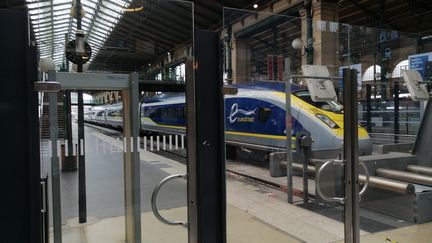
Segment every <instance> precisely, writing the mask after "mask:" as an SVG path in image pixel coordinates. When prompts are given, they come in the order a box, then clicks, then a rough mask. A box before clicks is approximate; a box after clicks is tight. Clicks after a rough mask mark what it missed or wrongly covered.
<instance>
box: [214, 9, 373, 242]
mask: <svg viewBox="0 0 432 243" xmlns="http://www.w3.org/2000/svg"><path fill="white" fill-rule="evenodd" d="M290 14H293V15H296V14H297V13H288V12H287V13H286V14H285V15H284V14H280V15H276V14H271V13H268V12H254V11H245V10H238V9H230V8H225V9H224V27H223V31H222V36H223V41H224V66H223V68H224V82H225V83H226V84H227V85H229V86H232V87H235V88H236V89H237V90H238V92H237V93H236V94H232V95H226V96H225V118H226V119H225V126H226V131H225V136H226V141H225V142H226V146H227V155H226V156H227V158H226V168H227V179H226V185H227V215H228V216H227V232H228V241H230V242H242V240H244V239H248V240H249V241H254V240H255V241H260V242H270V241H275V242H334V241H343V240H344V238H345V222H346V221H347V219H346V217H345V216H346V215H347V211H346V202H347V200H346V194H345V191H344V188H345V187H344V179H345V181H346V178H345V173H346V172H345V169H344V168H346V164H345V162H344V158H343V156H344V155H343V144H344V136H343V134H344V133H343V131H344V106H343V104H342V103H343V99H342V96H340V93H341V92H340V86H339V84H340V82H342V80H343V77H341V74H340V73H339V67H341V66H343V65H344V63H342V62H341V57H342V56H343V55H344V53H341V52H340V50H339V49H340V46H342V45H346V43H347V40H348V35H347V33H348V32H347V31H346V29H345V27H344V26H343V25H340V24H338V23H334V22H326V21H311V20H310V21H309V20H308V18H307V17H306V15H305V14H304V13H301V14H302V15H301V16H299V15H297V16H290ZM310 31H312V32H310ZM330 40H331V41H330ZM358 130H359V132H360V133H366V131H365V130H364V128H361V127H359V128H358ZM359 149H360V150H361V152H362V153H365V154H371V153H372V147H371V145H370V144H369V143H367V142H366V143H364V144H363V145H362V146H361V147H360V148H359ZM251 229H256V230H251ZM258 229H259V230H258ZM262 232H264V233H262Z"/></svg>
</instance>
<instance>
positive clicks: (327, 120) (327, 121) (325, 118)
mask: <svg viewBox="0 0 432 243" xmlns="http://www.w3.org/2000/svg"><path fill="white" fill-rule="evenodd" d="M315 116H316V117H317V118H318V119H320V120H321V121H322V122H324V123H325V124H326V125H327V126H329V127H330V128H339V126H338V125H337V124H336V122H334V121H333V120H332V119H330V118H329V117H328V116H326V115H322V114H316V115H315Z"/></svg>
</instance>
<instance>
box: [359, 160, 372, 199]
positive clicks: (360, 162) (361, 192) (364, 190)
mask: <svg viewBox="0 0 432 243" xmlns="http://www.w3.org/2000/svg"><path fill="white" fill-rule="evenodd" d="M359 164H360V165H361V166H362V167H363V169H364V172H365V175H366V180H365V182H364V184H363V188H362V189H361V190H360V192H359V200H361V197H362V196H363V194H365V192H366V190H367V188H368V187H369V181H370V174H369V170H368V168H367V167H366V165H365V163H363V162H362V161H359Z"/></svg>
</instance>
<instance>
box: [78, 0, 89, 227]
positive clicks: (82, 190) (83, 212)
mask: <svg viewBox="0 0 432 243" xmlns="http://www.w3.org/2000/svg"><path fill="white" fill-rule="evenodd" d="M76 5H77V8H76V9H77V13H76V16H77V30H81V8H82V6H81V0H77V1H76ZM82 71H83V63H82V59H81V58H78V63H77V72H78V73H81V72H82ZM78 144H79V146H78V151H79V154H78V162H79V169H78V211H79V222H80V223H85V222H87V203H86V197H87V196H86V178H85V143H84V102H83V91H82V90H79V91H78Z"/></svg>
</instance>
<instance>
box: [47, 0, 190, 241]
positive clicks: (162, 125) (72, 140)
mask: <svg viewBox="0 0 432 243" xmlns="http://www.w3.org/2000/svg"><path fill="white" fill-rule="evenodd" d="M82 2H83V8H84V10H85V11H86V12H87V15H86V16H88V14H90V16H91V12H92V9H93V8H92V6H90V5H91V4H90V3H89V2H88V1H82ZM140 3H141V5H139V6H138V5H133V4H130V5H129V4H126V5H125V6H123V5H121V4H119V3H117V2H115V3H114V1H113V2H111V1H101V3H100V6H99V7H98V11H99V12H98V13H93V14H94V15H95V17H94V19H93V21H94V22H93V23H92V22H91V18H90V21H89V20H88V19H83V29H84V30H85V35H86V37H85V40H86V42H87V43H88V44H89V45H90V46H91V48H92V50H93V53H92V55H93V56H92V57H91V58H90V60H89V62H88V63H87V64H85V66H84V72H83V73H75V72H73V71H72V70H73V65H72V64H71V65H70V66H71V68H70V70H71V72H51V73H50V75H49V78H48V80H50V81H52V82H58V83H59V85H60V88H59V89H60V90H58V91H59V92H56V93H44V95H43V97H44V98H43V99H42V100H43V101H42V102H41V103H42V104H43V108H42V107H41V121H42V127H41V129H42V135H43V136H42V138H41V144H42V148H41V150H42V153H41V154H42V157H43V158H42V160H43V168H44V172H45V173H47V174H49V175H50V176H49V180H48V181H49V185H50V187H49V189H48V190H49V200H48V201H47V203H48V205H49V214H50V217H51V220H50V221H51V223H50V227H51V239H52V240H53V241H54V242H56V243H57V242H124V241H128V242H188V223H187V218H188V216H187V212H188V211H187V178H188V177H187V175H186V171H187V163H186V161H187V160H186V154H187V139H186V113H187V110H186V99H185V82H193V81H194V79H193V75H191V76H188V75H186V61H187V60H188V59H190V58H191V57H192V55H193V43H194V42H193V28H194V27H193V25H194V24H193V3H191V2H185V1H171V0H161V1H144V2H142V1H140ZM89 4H90V5H89ZM120 5H121V6H120ZM119 8H120V9H119ZM117 10H119V11H120V12H121V13H122V15H119V16H111V14H112V13H113V12H115V11H117ZM101 16H102V17H101ZM163 16H170V17H169V18H166V17H163ZM98 17H100V18H98ZM112 18H113V19H112ZM101 19H102V20H101ZM107 20H113V21H114V20H115V21H114V22H115V24H116V25H115V26H114V25H113V26H112V29H111V30H110V31H112V32H110V33H108V34H107V33H102V32H101V28H100V26H101V23H103V22H104V21H107ZM72 26H73V28H75V27H74V26H75V25H74V24H72ZM74 32H75V30H72V32H71V33H72V34H71V35H72V36H74ZM109 34H111V35H109ZM102 37H103V38H102ZM71 38H72V37H71ZM101 39H103V41H102V42H101ZM87 68H88V69H87ZM64 71H66V70H64ZM75 92H76V93H75ZM81 105H82V107H83V111H82V112H81V111H80V110H81V108H79V106H81ZM81 120H82V121H83V122H84V125H83V126H82V127H81V128H80V126H79V123H80V121H81ZM69 145H70V146H69ZM168 232H169V233H168Z"/></svg>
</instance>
